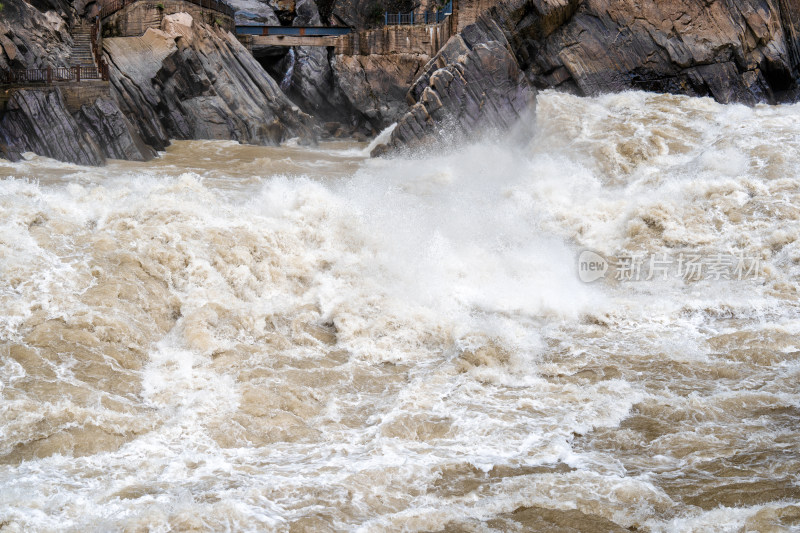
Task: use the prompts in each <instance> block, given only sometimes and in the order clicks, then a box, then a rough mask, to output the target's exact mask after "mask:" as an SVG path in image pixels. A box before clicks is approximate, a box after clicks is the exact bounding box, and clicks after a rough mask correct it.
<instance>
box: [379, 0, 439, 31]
mask: <svg viewBox="0 0 800 533" xmlns="http://www.w3.org/2000/svg"><path fill="white" fill-rule="evenodd" d="M452 13H453V2H452V0H450V2H449V3H448V4H447V5H446V6H445V7H444V8H442V9H441V10H439V11H420V12H414V11H411V12H410V13H389V12H386V13H384V14H383V23H384V25H386V26H412V25H414V24H439V23H440V22H444V19H446V18H447V17H448V15H452Z"/></svg>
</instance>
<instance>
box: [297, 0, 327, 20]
mask: <svg viewBox="0 0 800 533" xmlns="http://www.w3.org/2000/svg"><path fill="white" fill-rule="evenodd" d="M294 12H295V18H294V21H292V26H319V25H320V24H321V21H320V18H319V10H318V9H317V4H315V3H314V0H296V1H295V4H294Z"/></svg>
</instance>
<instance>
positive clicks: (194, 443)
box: [0, 92, 800, 533]
mask: <svg viewBox="0 0 800 533" xmlns="http://www.w3.org/2000/svg"><path fill="white" fill-rule="evenodd" d="M530 123H531V124H532V126H533V127H532V128H531V129H525V130H521V131H515V132H511V133H510V134H509V135H507V136H504V137H500V138H486V139H483V140H482V141H481V142H476V143H474V144H470V145H465V146H461V147H460V148H458V149H455V150H437V151H430V152H420V153H415V154H410V155H406V156H403V157H399V158H394V159H369V158H368V157H367V155H366V154H367V153H368V152H367V149H366V146H365V145H363V144H356V143H338V144H337V143H327V144H325V143H323V144H320V145H319V146H318V147H300V146H293V145H291V144H290V145H288V146H283V147H279V148H264V147H252V146H240V145H238V144H236V143H232V142H199V141H198V142H176V143H175V144H174V145H173V146H172V147H171V148H170V149H168V151H167V152H166V153H165V154H163V156H162V157H161V158H159V159H158V160H156V161H153V162H151V163H127V162H112V163H111V164H109V165H108V166H107V167H104V168H101V169H94V168H84V167H77V166H72V165H66V164H61V163H56V162H54V161H51V160H47V159H44V158H38V157H35V156H32V155H31V156H30V157H29V158H28V160H26V161H24V162H21V163H16V164H11V163H8V162H4V163H2V164H0V176H2V180H0V269H1V272H2V278H1V279H0V342H1V345H0V531H3V532H27V531H78V532H89V531H132V532H133V531H152V532H167V531H280V532H291V533H297V532H326V531H358V532H396V531H409V532H412V531H413V532H416V531H426V532H434V531H448V532H462V531H463V532H483V531H604V532H607V531H618V530H624V529H628V528H630V529H633V530H636V531H653V532H662V531H663V532H686V531H697V532H705V531H719V532H727V531H731V532H734V531H759V532H779V531H793V530H794V531H798V530H800V484H799V483H800V479H799V477H800V308H799V307H798V290H799V289H800V284H799V283H798V275H800V105H794V106H777V107H770V106H756V107H755V108H748V107H744V106H738V105H730V106H725V105H720V104H717V103H715V102H713V101H712V100H709V99H690V98H684V97H676V96H665V95H655V94H646V93H625V94H618V95H607V96H601V97H597V98H578V97H574V96H568V95H564V94H558V93H554V92H545V93H543V94H541V95H540V96H539V101H538V107H537V110H536V117H535V120H534V119H531V121H530ZM584 267H585V268H584ZM592 278H595V279H592ZM548 528H550V529H548Z"/></svg>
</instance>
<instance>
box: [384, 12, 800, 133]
mask: <svg viewBox="0 0 800 533" xmlns="http://www.w3.org/2000/svg"><path fill="white" fill-rule="evenodd" d="M799 29H800V1H799V0H780V1H779V2H773V1H770V0H743V1H740V2H732V1H728V0H719V1H714V0H710V1H709V0H665V1H662V2H647V3H644V4H642V3H640V2H634V1H627V0H625V1H620V0H616V1H611V0H506V1H504V2H501V3H499V4H498V5H496V6H494V7H492V8H490V9H489V10H487V11H485V12H484V13H483V14H482V15H480V16H479V17H478V19H477V21H476V22H475V24H472V25H469V26H467V27H466V28H464V30H463V31H462V33H461V34H460V35H459V36H456V37H453V39H452V40H451V42H449V43H448V44H447V45H446V46H445V47H444V48H443V49H442V50H441V51H440V52H439V54H438V55H437V56H436V57H435V58H434V59H433V60H431V62H430V63H429V64H428V65H427V66H426V68H425V69H424V72H423V73H422V75H421V76H420V78H419V79H418V80H417V82H416V83H415V84H414V85H413V86H412V88H411V90H410V91H409V98H410V100H411V101H412V102H414V105H413V107H412V109H411V110H410V112H409V113H408V114H406V115H405V116H404V117H403V118H402V119H401V121H400V123H399V125H398V127H397V129H396V130H395V132H394V133H393V136H392V140H391V142H390V146H392V147H399V146H404V145H415V144H420V143H422V142H427V141H428V140H430V139H432V138H436V137H437V135H438V134H437V132H438V131H442V130H443V129H444V125H445V124H447V126H448V127H447V130H448V132H449V131H452V129H451V127H450V126H451V125H453V124H454V125H455V126H456V128H457V130H460V131H462V132H464V131H475V130H476V129H477V130H480V129H482V128H485V127H494V126H497V125H502V124H504V123H505V122H506V121H507V120H509V119H511V120H513V117H514V114H515V113H518V109H517V106H518V103H519V102H520V95H521V93H520V92H518V91H514V90H511V89H510V87H511V86H513V85H514V83H515V82H514V80H521V81H519V84H520V85H519V87H520V90H521V91H522V93H524V94H527V93H529V88H526V85H528V84H530V86H533V87H536V88H557V89H561V90H566V91H570V92H574V93H577V94H580V95H586V96H588V95H595V94H599V93H603V92H618V91H624V90H631V89H639V90H650V91H657V92H669V93H674V94H685V95H690V96H711V97H713V98H715V99H716V100H717V101H719V102H723V103H729V102H740V103H746V104H754V103H756V102H770V103H775V102H779V101H793V100H795V99H797V97H798V79H799V78H800V41H798V35H800V31H799ZM500 49H505V50H507V51H508V52H509V55H510V56H505V55H504V54H502V53H501V52H500ZM479 50H481V52H480V53H479V52H478V51H479ZM489 50H493V51H494V52H493V54H494V56H493V57H495V58H496V59H495V60H496V61H499V62H500V63H501V64H502V68H499V69H498V65H497V63H494V64H493V63H491V62H488V63H487V62H485V61H484V62H482V60H481V57H487V56H488V55H489ZM506 67H507V68H508V69H510V70H509V71H508V74H507V75H506V74H501V72H503V73H505V72H506V70H505V69H506ZM521 73H524V76H521V75H520V74H521ZM523 77H524V78H525V80H527V81H523ZM454 83H455V86H453V84H454ZM487 84H488V85H487ZM487 89H488V90H487ZM465 118H466V119H465Z"/></svg>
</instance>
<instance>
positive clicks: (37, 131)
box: [0, 88, 156, 166]
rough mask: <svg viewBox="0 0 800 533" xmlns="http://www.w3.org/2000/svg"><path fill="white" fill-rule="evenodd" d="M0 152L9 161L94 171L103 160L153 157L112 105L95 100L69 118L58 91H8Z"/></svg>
mask: <svg viewBox="0 0 800 533" xmlns="http://www.w3.org/2000/svg"><path fill="white" fill-rule="evenodd" d="M0 151H2V155H3V156H4V157H5V158H6V159H10V160H12V161H17V160H19V159H20V158H21V157H22V154H23V153H25V152H34V153H36V154H38V155H43V156H45V157H51V158H53V159H58V160H59V161H65V162H68V163H75V164H79V165H95V166H96V165H102V164H103V163H104V162H105V160H106V158H110V159H127V160H131V161H149V160H150V159H152V158H153V157H155V155H156V153H155V150H153V149H152V148H151V147H149V146H147V145H146V144H144V142H143V141H142V139H141V137H140V136H139V134H138V132H137V131H136V129H135V128H134V127H132V125H131V124H130V122H128V120H127V119H126V118H125V117H124V116H123V114H122V112H121V111H120V109H119V108H118V107H117V104H116V102H114V101H113V100H111V99H107V98H98V99H97V100H95V102H94V103H93V104H91V105H84V106H82V107H81V108H80V109H79V110H77V111H76V112H73V113H70V112H69V111H68V109H67V105H66V103H65V101H64V97H63V95H62V93H61V90H60V89H58V88H53V89H21V90H17V91H14V93H13V94H12V96H11V98H10V100H9V102H8V104H7V110H6V112H5V113H3V115H2V117H0Z"/></svg>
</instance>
